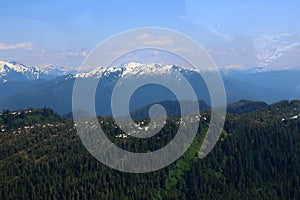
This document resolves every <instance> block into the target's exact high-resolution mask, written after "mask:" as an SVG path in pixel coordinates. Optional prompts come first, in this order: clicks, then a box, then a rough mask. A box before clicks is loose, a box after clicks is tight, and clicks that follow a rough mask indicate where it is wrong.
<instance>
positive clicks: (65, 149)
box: [0, 101, 300, 199]
mask: <svg viewBox="0 0 300 200" xmlns="http://www.w3.org/2000/svg"><path fill="white" fill-rule="evenodd" d="M299 105H300V102H299V101H292V102H288V101H284V102H279V103H277V104H274V105H271V106H268V107H266V108H263V109H261V110H259V111H256V112H252V113H249V114H244V115H232V114H228V116H227V120H226V123H225V127H224V131H223V134H222V136H221V138H220V140H219V142H218V143H217V145H216V146H215V148H214V149H213V150H212V151H211V152H210V153H209V154H208V156H206V157H205V158H204V159H198V151H199V147H200V145H201V141H202V139H203V136H204V134H205V132H206V130H207V124H206V121H205V120H203V118H202V120H201V123H200V128H199V133H198V135H197V136H196V139H195V140H194V143H193V144H192V145H191V147H190V148H189V150H188V151H187V152H186V153H185V154H184V155H183V156H182V157H181V158H180V159H179V160H178V161H176V162H175V163H173V164H171V165H170V166H168V167H166V168H164V169H161V170H158V171H155V172H151V173H147V174H128V173H122V172H118V171H116V170H113V169H110V168H108V167H106V166H104V165H103V164H101V163H100V162H98V161H97V160H96V159H94V158H93V157H92V156H91V155H90V154H89V152H87V150H86V149H85V148H84V146H83V145H82V143H81V141H80V139H79V137H78V135H77V134H76V131H75V129H74V127H73V122H72V121H70V120H62V119H61V118H60V117H59V116H57V115H56V114H55V113H53V112H52V111H51V110H49V109H39V110H34V109H31V113H29V112H28V110H26V111H20V112H18V111H17V112H16V114H12V113H13V112H10V111H4V112H3V113H2V114H1V115H0V128H1V129H0V130H1V131H2V129H5V131H2V132H1V134H0V199H299V197H300V162H299V156H300V129H299V128H300V119H299V118H298V119H295V118H293V119H292V117H293V116H295V115H296V114H299V113H300V106H299ZM203 115H204V114H203ZM205 115H207V113H206V114H205ZM207 117H208V118H209V116H207ZM282 118H284V119H285V120H282ZM99 121H103V122H104V123H103V126H104V127H103V129H105V130H106V133H107V136H108V137H109V138H110V139H111V140H112V141H113V142H114V143H115V144H116V145H118V146H121V147H123V148H124V149H127V150H130V151H136V152H146V151H149V150H155V149H157V148H161V147H162V146H163V145H165V144H166V143H168V142H169V141H170V140H171V139H172V137H173V136H174V134H175V133H176V130H177V128H176V126H175V125H174V124H175V122H177V121H178V119H177V118H169V119H168V123H167V124H166V127H165V128H164V129H163V130H162V132H161V133H160V134H161V135H160V136H159V137H158V138H155V137H153V138H152V139H151V140H144V139H141V140H135V139H133V138H127V139H122V138H115V135H116V134H120V133H121V132H120V130H119V129H115V128H112V127H114V121H113V119H112V118H110V117H105V118H99Z"/></svg>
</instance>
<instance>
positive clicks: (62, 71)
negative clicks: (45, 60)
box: [35, 64, 76, 77]
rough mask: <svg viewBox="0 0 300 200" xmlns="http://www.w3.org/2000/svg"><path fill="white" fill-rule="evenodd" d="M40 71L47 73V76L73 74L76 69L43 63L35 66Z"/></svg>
mask: <svg viewBox="0 0 300 200" xmlns="http://www.w3.org/2000/svg"><path fill="white" fill-rule="evenodd" d="M35 67H36V68H37V69H39V70H40V71H41V72H43V73H45V74H47V75H48V76H52V77H57V76H62V75H67V74H74V73H76V70H72V69H70V68H68V67H62V66H58V65H55V64H44V65H37V66H35Z"/></svg>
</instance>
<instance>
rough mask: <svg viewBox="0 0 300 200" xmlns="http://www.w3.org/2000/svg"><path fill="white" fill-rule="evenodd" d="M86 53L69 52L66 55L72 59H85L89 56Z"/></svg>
mask: <svg viewBox="0 0 300 200" xmlns="http://www.w3.org/2000/svg"><path fill="white" fill-rule="evenodd" d="M87 54H88V53H87V52H86V51H69V52H67V53H66V54H65V56H66V57H72V58H85V57H86V56H87Z"/></svg>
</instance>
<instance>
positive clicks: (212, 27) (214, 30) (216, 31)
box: [207, 25, 233, 41]
mask: <svg viewBox="0 0 300 200" xmlns="http://www.w3.org/2000/svg"><path fill="white" fill-rule="evenodd" d="M220 28H221V26H220V25H210V26H208V27H207V29H208V30H209V31H210V32H212V33H213V34H215V35H216V36H219V37H221V38H223V39H224V40H226V41H232V39H233V38H232V37H231V36H230V35H228V34H225V33H222V32H220V31H219V29H220Z"/></svg>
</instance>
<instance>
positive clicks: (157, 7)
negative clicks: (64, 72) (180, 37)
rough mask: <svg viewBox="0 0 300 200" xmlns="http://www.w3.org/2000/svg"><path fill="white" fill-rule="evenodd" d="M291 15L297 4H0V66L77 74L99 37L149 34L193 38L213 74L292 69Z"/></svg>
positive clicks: (35, 0)
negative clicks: (51, 67) (72, 69)
mask: <svg viewBox="0 0 300 200" xmlns="http://www.w3.org/2000/svg"><path fill="white" fill-rule="evenodd" d="M299 8H300V2H299V1H297V0H295V1H258V0H254V1H253V0H252V1H250V0H245V1H237V0H236V1H234V0H231V1H215V0H213V1H199V0H198V1H197V0H186V1H185V0H173V1H171V0H152V1H142V0H135V1H134V0H126V1H120V0H119V1H118V0H112V1H91V0H79V1H59V0H53V1H39V0H27V1H22V0H15V1H11V0H1V7H0V25H1V31H0V59H2V60H17V61H20V62H24V63H28V64H32V65H36V64H42V63H54V64H58V65H65V66H79V65H80V64H81V62H82V61H83V59H84V57H85V56H86V55H87V54H88V52H89V51H90V50H92V49H93V48H94V47H95V46H96V45H97V44H99V43H100V42H101V41H103V40H104V39H106V38H107V37H109V36H111V35H113V34H117V33H119V32H121V31H125V30H128V29H132V28H139V27H148V26H155V27H163V28H170V29H174V30H177V31H180V32H182V33H184V34H187V35H189V36H190V37H192V38H194V39H195V40H196V41H198V42H199V43H200V44H202V45H203V46H204V47H205V48H206V49H207V51H208V52H209V53H210V54H211V56H212V57H213V59H214V60H215V61H216V63H217V65H219V66H224V67H226V66H229V67H244V68H245V67H253V66H266V67H297V66H300V64H298V63H299V61H300V60H299V58H298V57H300V56H299V55H300V50H299V48H300V47H299V45H300V34H299V33H300V32H299V31H300V21H299V19H300V12H299ZM298 43H299V44H298Z"/></svg>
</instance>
